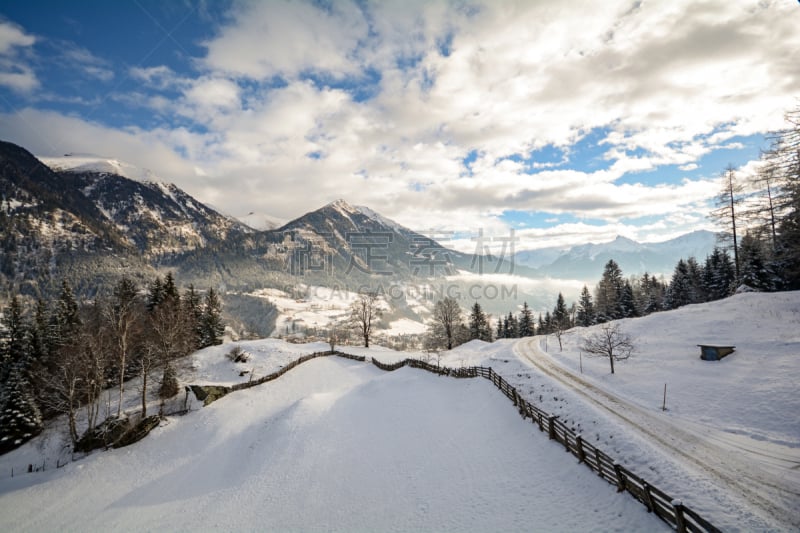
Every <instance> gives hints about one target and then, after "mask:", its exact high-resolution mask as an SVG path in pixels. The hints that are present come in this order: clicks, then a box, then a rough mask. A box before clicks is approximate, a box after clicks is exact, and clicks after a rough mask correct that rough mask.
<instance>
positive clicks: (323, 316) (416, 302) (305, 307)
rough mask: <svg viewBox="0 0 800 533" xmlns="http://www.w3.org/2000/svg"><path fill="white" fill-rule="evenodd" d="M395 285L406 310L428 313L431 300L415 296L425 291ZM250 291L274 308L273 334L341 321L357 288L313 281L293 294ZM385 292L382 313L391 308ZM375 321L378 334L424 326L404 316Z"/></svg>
mask: <svg viewBox="0 0 800 533" xmlns="http://www.w3.org/2000/svg"><path fill="white" fill-rule="evenodd" d="M396 289H397V294H402V295H403V296H405V305H406V306H407V307H408V309H409V310H410V311H412V312H413V313H418V314H421V315H422V316H427V315H429V314H430V308H431V307H432V306H433V303H432V302H431V301H426V300H425V299H424V298H419V297H416V296H417V293H418V292H423V293H424V292H425V291H412V290H407V289H406V288H405V287H404V286H402V285H398V286H397V287H396ZM250 295H251V296H256V297H259V298H267V299H269V301H270V302H272V303H273V304H274V305H275V307H276V308H277V309H278V316H277V318H276V320H275V330H274V332H273V333H272V336H273V337H277V336H290V335H296V336H302V334H303V332H305V330H306V329H309V330H315V329H326V328H329V327H330V326H331V325H333V324H341V323H342V322H344V321H346V320H347V319H348V318H349V317H350V306H351V305H352V303H353V302H354V301H355V300H356V299H357V298H358V293H357V292H353V291H349V290H347V289H346V288H329V287H319V286H316V285H308V286H306V285H301V286H300V287H299V290H298V293H297V294H296V295H295V296H294V297H293V296H292V295H291V294H289V293H287V292H285V291H282V290H280V289H259V290H257V291H255V292H252V293H250ZM385 296H386V295H384V297H382V298H380V299H379V304H378V307H379V308H380V310H381V311H382V312H383V313H384V314H390V313H391V311H392V308H391V306H390V305H389V303H388V301H387V299H386V297H385ZM390 299H391V295H390ZM378 325H379V326H381V327H380V328H379V329H377V330H376V332H375V333H376V335H377V336H381V337H393V336H397V335H419V334H422V333H425V331H426V329H427V328H426V326H425V324H423V323H422V322H419V321H417V320H412V319H410V318H407V317H400V318H397V319H394V320H389V321H388V323H386V324H382V323H380V322H379V324H378Z"/></svg>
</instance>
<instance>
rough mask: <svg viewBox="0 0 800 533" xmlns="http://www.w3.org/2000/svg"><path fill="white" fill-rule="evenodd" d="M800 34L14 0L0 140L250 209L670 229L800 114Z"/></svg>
mask: <svg viewBox="0 0 800 533" xmlns="http://www.w3.org/2000/svg"><path fill="white" fill-rule="evenodd" d="M797 28H800V3H798V2H796V1H794V0H762V1H755V0H753V1H746V0H719V1H715V0H710V1H698V0H670V1H666V0H665V1H660V0H659V1H647V0H644V1H631V0H624V1H623V0H607V1H604V2H597V1H596V0H592V1H570V2H555V1H549V0H519V1H503V0H487V1H485V2H480V1H475V2H472V1H470V0H460V1H453V2H445V1H432V2H415V1H411V0H405V1H400V0H397V1H394V0H387V1H381V2H370V1H367V0H359V1H355V2H351V1H349V0H334V1H331V0H318V1H281V0H270V1H267V0H265V1H259V2H218V1H214V2H208V3H201V2H178V1H171V2H160V1H154V0H119V1H114V2H106V1H88V0H84V1H79V2H63V1H58V0H53V1H43V0H30V1H28V2H3V3H2V4H0V138H2V139H4V140H8V141H12V142H15V143H18V144H21V145H22V146H24V147H26V148H28V149H29V150H30V151H32V152H33V153H34V154H36V155H39V156H57V155H62V154H65V153H91V154H97V155H100V156H103V157H110V158H116V159H120V160H123V161H126V162H128V163H131V164H134V165H137V166H140V167H144V168H148V169H150V170H152V171H153V172H155V173H156V174H157V175H159V176H161V177H162V178H163V179H164V180H165V181H173V182H175V183H176V184H178V185H179V186H181V187H182V188H184V189H186V190H187V191H188V192H189V193H191V194H193V195H195V196H196V197H197V198H199V199H200V200H202V201H204V202H206V203H209V204H211V205H213V206H215V207H217V208H219V209H220V210H222V211H223V212H226V213H228V214H232V215H235V216H242V215H246V214H247V213H250V212H255V213H263V214H269V215H271V216H273V217H276V218H279V219H284V220H288V219H290V218H293V217H296V216H299V215H301V214H303V213H305V212H307V211H310V210H313V209H315V208H317V207H319V206H321V205H323V204H325V203H328V202H330V201H332V200H335V199H337V198H344V199H345V200H347V201H348V202H350V203H351V204H356V205H367V206H369V207H371V208H373V209H374V210H376V211H378V212H380V213H382V214H384V215H385V216H388V217H390V218H393V219H395V220H397V221H398V222H400V223H402V224H404V225H406V226H409V227H412V228H414V229H417V230H427V229H431V228H436V229H439V230H447V231H456V232H459V233H460V234H466V233H469V232H473V233H475V232H477V230H478V229H479V228H484V230H485V232H486V233H487V234H496V235H501V234H503V233H506V232H508V231H509V229H510V228H514V229H515V231H516V233H517V236H519V237H521V238H522V242H523V246H524V247H528V248H534V247H540V246H546V245H554V244H575V243H583V242H587V241H594V242H602V241H605V240H610V239H612V238H613V237H614V236H615V235H617V234H620V235H624V236H627V237H630V238H634V239H637V240H640V241H658V240H664V239H667V238H671V237H675V236H677V235H679V234H681V233H685V232H687V231H691V230H694V229H701V228H710V227H711V226H710V223H709V221H708V220H707V218H706V215H707V213H708V211H709V198H710V197H711V196H713V195H714V194H715V192H717V190H718V182H717V179H718V177H719V175H720V173H721V172H722V171H723V170H724V168H725V167H726V166H727V165H728V164H733V165H734V166H736V167H741V168H743V169H744V170H743V171H744V172H746V171H747V169H749V168H751V167H752V166H753V162H754V161H755V160H757V158H758V155H759V150H760V149H762V148H765V147H766V142H765V137H764V136H765V134H766V133H767V132H769V131H771V130H774V129H777V128H780V127H781V126H782V124H783V119H782V116H783V113H784V112H785V111H787V110H789V109H792V108H794V107H796V106H798V105H800V100H798V97H800V32H798V31H797Z"/></svg>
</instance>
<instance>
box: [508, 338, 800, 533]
mask: <svg viewBox="0 0 800 533" xmlns="http://www.w3.org/2000/svg"><path fill="white" fill-rule="evenodd" d="M539 341H540V339H539V338H537V337H528V338H523V339H520V341H519V342H517V343H516V344H515V345H514V352H515V353H516V354H517V357H519V358H520V359H521V360H523V361H527V362H529V363H530V364H532V365H533V366H534V367H535V368H536V369H538V370H539V371H541V372H542V373H544V374H546V375H548V376H550V377H551V378H553V379H555V380H556V381H558V382H560V383H561V384H562V385H564V386H566V387H568V388H570V389H572V390H574V391H575V392H576V393H578V394H579V395H581V396H583V397H584V398H586V399H588V400H590V401H591V402H593V403H594V404H596V405H597V406H599V407H601V408H603V409H604V410H606V411H608V412H609V413H610V414H612V415H613V416H614V417H616V418H618V419H620V420H622V421H623V422H625V423H626V424H627V425H628V426H630V427H631V428H633V429H635V430H636V431H638V432H640V433H641V434H642V435H643V436H644V437H645V438H646V439H647V440H648V441H650V442H652V443H653V444H655V445H656V446H658V447H659V448H660V449H662V450H663V451H665V452H666V453H667V454H668V455H671V456H673V457H677V458H678V459H679V460H680V461H683V462H687V463H689V464H691V465H692V466H693V467H696V468H698V469H700V470H701V471H702V472H705V473H706V474H707V475H709V476H710V477H711V478H713V479H716V480H718V481H719V482H721V483H722V484H723V485H724V486H725V487H727V488H729V489H730V490H731V491H732V492H733V493H734V494H737V495H739V496H740V497H742V498H744V499H745V500H746V501H748V502H750V503H752V504H753V506H755V507H756V508H757V509H760V510H761V511H763V514H764V517H765V518H771V519H772V520H778V521H779V522H781V523H782V524H783V525H784V526H790V527H791V528H800V513H798V508H800V507H799V506H800V483H798V482H797V481H798V477H800V476H798V475H797V471H798V469H800V462H798V460H799V458H798V456H797V455H796V454H793V455H788V454H785V453H773V452H772V450H770V451H768V452H766V453H765V451H764V450H763V449H758V450H756V449H754V448H753V447H748V446H747V445H746V444H744V442H745V441H743V440H742V439H738V440H736V439H731V438H727V437H726V435H725V434H724V433H723V432H719V431H713V430H709V428H705V427H701V426H699V425H695V424H692V423H684V422H683V421H681V423H680V425H678V423H677V422H675V421H672V420H669V419H668V418H666V417H662V416H658V413H656V412H653V411H650V410H647V409H644V408H642V407H640V406H638V405H636V404H634V403H631V402H629V401H627V400H625V399H623V398H620V397H618V396H616V395H614V394H612V393H610V392H608V391H606V390H603V389H601V388H600V387H597V386H596V385H594V384H592V383H590V382H588V381H587V380H586V379H584V378H583V377H581V376H579V375H576V374H574V373H572V372H571V371H570V370H568V369H566V368H564V367H562V366H560V365H558V364H556V363H555V362H554V361H553V359H552V358H551V357H550V356H549V355H548V354H547V353H545V352H544V351H542V349H541V347H540V346H539ZM788 474H791V475H788ZM787 478H788V479H787Z"/></svg>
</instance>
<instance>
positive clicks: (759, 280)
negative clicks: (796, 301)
mask: <svg viewBox="0 0 800 533" xmlns="http://www.w3.org/2000/svg"><path fill="white" fill-rule="evenodd" d="M739 258H740V261H741V268H740V270H739V272H740V275H741V278H740V283H741V284H742V285H747V286H748V287H751V288H753V289H756V290H759V291H772V290H774V289H775V275H774V274H773V273H772V271H771V270H770V269H769V267H768V266H767V264H766V261H765V260H764V253H763V250H762V248H761V243H759V242H758V240H757V239H756V238H754V237H753V236H752V235H750V234H749V233H747V234H745V236H744V237H742V241H741V248H740V252H739Z"/></svg>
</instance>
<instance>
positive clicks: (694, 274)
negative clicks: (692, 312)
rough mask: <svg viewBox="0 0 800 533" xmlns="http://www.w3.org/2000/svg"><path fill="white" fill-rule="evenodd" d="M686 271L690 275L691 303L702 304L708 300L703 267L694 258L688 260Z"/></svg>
mask: <svg viewBox="0 0 800 533" xmlns="http://www.w3.org/2000/svg"><path fill="white" fill-rule="evenodd" d="M686 269H687V272H688V274H689V286H690V292H689V298H690V300H691V303H693V304H694V303H702V302H705V301H707V300H708V295H707V294H706V290H705V287H704V283H703V278H704V276H703V267H702V266H700V264H699V263H698V262H697V260H696V259H695V258H694V257H689V259H687V260H686Z"/></svg>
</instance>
